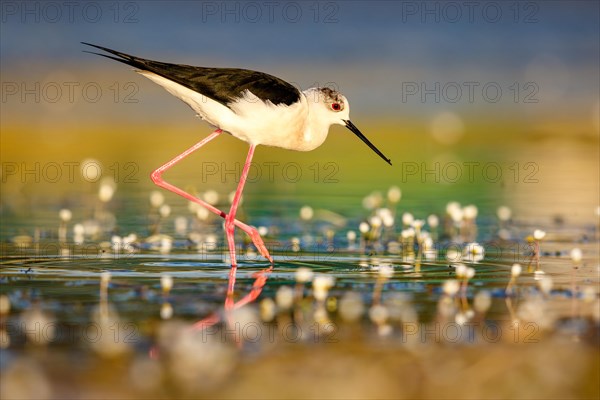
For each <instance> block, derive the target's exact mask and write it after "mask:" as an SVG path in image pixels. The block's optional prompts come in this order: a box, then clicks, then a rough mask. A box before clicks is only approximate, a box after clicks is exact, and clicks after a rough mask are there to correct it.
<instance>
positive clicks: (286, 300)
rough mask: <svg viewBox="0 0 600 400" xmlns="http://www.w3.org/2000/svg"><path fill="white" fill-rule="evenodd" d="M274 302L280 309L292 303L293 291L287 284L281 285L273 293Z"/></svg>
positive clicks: (284, 308)
mask: <svg viewBox="0 0 600 400" xmlns="http://www.w3.org/2000/svg"><path fill="white" fill-rule="evenodd" d="M275 302H276V303H277V307H278V308H279V309H281V310H288V309H290V308H291V307H292V304H293V303H294V291H293V290H292V288H291V287H289V286H281V287H280V288H279V289H277V292H276V293H275Z"/></svg>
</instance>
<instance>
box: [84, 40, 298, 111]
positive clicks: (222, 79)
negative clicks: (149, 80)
mask: <svg viewBox="0 0 600 400" xmlns="http://www.w3.org/2000/svg"><path fill="white" fill-rule="evenodd" d="M81 43H82V44H85V45H87V46H92V47H95V48H97V49H100V50H104V51H106V52H108V53H111V54H114V55H115V56H117V57H112V56H109V55H106V54H100V53H94V52H90V51H88V52H87V53H92V54H97V55H99V56H103V57H107V58H110V59H113V60H116V61H119V62H122V63H125V64H128V65H131V66H132V67H135V68H138V69H141V70H144V71H150V72H153V73H155V74H157V75H160V76H162V77H164V78H167V79H170V80H172V81H173V82H177V83H178V84H180V85H183V86H185V87H187V88H189V89H192V90H194V91H196V92H198V93H201V94H203V95H204V96H206V97H209V98H211V99H213V100H215V101H218V102H219V103H221V104H223V105H224V106H227V104H229V103H231V102H232V101H233V100H235V99H236V98H238V97H240V96H241V95H242V92H243V91H244V90H249V91H251V92H252V93H253V94H254V95H255V96H257V97H258V98H259V99H261V100H263V101H267V100H269V101H270V102H271V103H273V104H275V105H278V104H285V105H288V106H289V105H292V104H293V103H295V102H297V101H298V100H300V91H299V90H298V89H296V88H295V87H294V86H293V85H291V84H289V83H287V82H286V81H284V80H282V79H279V78H277V77H275V76H272V75H269V74H265V73H263V72H257V71H251V70H248V69H240V68H206V67H193V66H191V65H182V64H169V63H163V62H159V61H152V60H146V59H144V58H139V57H135V56H131V55H129V54H125V53H121V52H119V51H116V50H112V49H108V48H106V47H102V46H96V45H95V44H91V43H85V42H81Z"/></svg>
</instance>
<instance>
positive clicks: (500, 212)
mask: <svg viewBox="0 0 600 400" xmlns="http://www.w3.org/2000/svg"><path fill="white" fill-rule="evenodd" d="M496 215H497V216H498V219H499V220H500V221H508V220H509V219H510V217H511V216H512V211H511V209H510V208H508V207H507V206H500V207H498V209H497V210H496Z"/></svg>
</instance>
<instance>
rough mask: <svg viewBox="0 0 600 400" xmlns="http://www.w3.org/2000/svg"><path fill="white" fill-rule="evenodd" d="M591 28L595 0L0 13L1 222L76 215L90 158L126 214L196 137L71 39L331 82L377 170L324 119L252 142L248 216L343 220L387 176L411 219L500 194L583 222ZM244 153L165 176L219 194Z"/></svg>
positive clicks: (491, 200) (589, 141)
mask: <svg viewBox="0 0 600 400" xmlns="http://www.w3.org/2000/svg"><path fill="white" fill-rule="evenodd" d="M598 32H599V31H598V3H597V2H594V1H572V2H565V1H552V2H525V1H524V2H474V3H473V4H468V5H465V4H462V3H449V4H445V3H443V2H412V1H401V2H388V1H383V2H377V1H374V2H373V1H370V2H361V1H352V2H327V1H325V2H274V3H273V4H271V3H264V4H263V3H260V2H250V3H245V2H210V1H191V2H189V1H182V2H163V1H147V2H146V1H134V2H117V3H110V4H108V3H103V2H82V3H78V4H74V5H63V4H57V3H48V4H46V3H44V2H21V1H16V2H15V1H12V2H11V1H7V2H3V3H2V28H1V33H2V35H1V36H2V39H1V53H2V58H1V62H0V63H1V68H2V111H1V128H2V138H1V144H2V150H1V156H2V203H1V207H2V208H1V212H2V216H3V218H13V217H14V218H15V219H14V220H13V219H11V220H10V221H11V224H12V223H13V222H15V223H16V222H17V221H22V219H23V217H25V216H27V218H31V217H32V216H34V215H36V213H38V212H41V211H43V210H45V209H48V208H49V207H50V208H53V211H52V212H53V213H54V212H55V211H56V210H58V209H59V208H60V207H64V206H71V207H75V208H76V204H70V203H73V202H76V194H77V193H80V192H81V191H85V190H88V189H87V188H86V186H85V184H86V181H89V180H93V179H96V175H98V174H95V175H94V176H93V177H91V178H90V177H87V178H88V179H85V177H83V178H82V176H81V175H80V171H79V169H80V168H81V166H82V165H83V161H84V160H86V159H90V158H91V159H93V160H95V161H97V162H98V163H100V164H99V165H101V167H102V170H101V171H100V172H101V176H108V177H113V178H114V180H115V181H116V183H117V185H118V186H119V191H120V192H121V193H123V194H130V195H132V197H126V196H125V197H123V199H128V202H127V204H129V205H130V206H131V207H125V211H124V212H126V213H128V212H130V210H132V209H134V208H135V204H132V203H131V202H135V201H144V206H146V205H147V193H148V190H150V188H151V186H152V184H151V182H150V179H149V174H150V172H151V171H152V170H153V169H154V168H156V167H158V166H159V165H161V164H162V163H163V162H165V161H166V160H168V159H170V158H171V157H173V156H174V155H176V154H178V153H179V152H181V151H182V150H184V149H185V148H187V147H189V146H191V145H192V144H193V143H195V142H196V141H198V140H200V139H201V138H202V137H204V136H206V135H207V134H208V133H209V132H210V127H209V126H207V125H206V124H205V123H202V122H201V121H200V120H198V119H197V118H196V117H195V116H194V113H193V112H192V111H191V110H190V109H189V108H188V107H187V106H184V105H182V104H181V102H180V101H179V100H177V99H175V98H173V97H172V96H171V95H169V94H168V93H166V92H165V91H164V90H163V89H162V88H160V87H158V86H157V85H155V84H153V83H152V82H150V81H147V80H146V79H145V78H143V77H142V76H139V75H137V74H135V73H133V72H132V71H131V68H129V67H127V66H125V65H120V64H118V63H116V62H113V61H111V60H107V59H103V58H101V57H98V56H94V55H90V54H87V53H84V52H82V50H85V46H83V45H82V44H80V41H87V42H91V43H95V44H99V45H102V46H106V47H109V48H114V49H117V50H120V51H123V52H127V53H131V54H134V55H137V56H141V57H145V58H150V59H154V60H160V61H166V62H174V63H184V64H191V65H202V66H227V67H242V68H249V69H255V70H259V71H265V72H268V73H271V74H273V75H275V76H278V77H281V78H283V79H285V80H287V81H290V82H292V83H294V84H295V85H297V86H298V87H300V88H302V89H306V88H308V87H312V86H325V85H329V86H333V87H335V88H337V89H339V90H341V91H342V92H343V93H344V94H345V95H346V96H347V97H348V99H349V100H350V103H351V117H352V120H353V121H354V122H355V124H356V125H357V126H359V127H360V128H361V130H362V131H363V132H364V133H365V134H366V135H367V136H368V137H369V138H370V139H371V140H372V141H373V142H374V143H375V144H376V145H377V146H378V147H379V148H380V149H382V150H383V152H384V153H385V154H386V155H387V156H388V157H390V158H391V159H392V161H393V163H394V166H393V167H389V166H388V165H386V164H385V163H383V162H382V160H380V159H378V157H377V156H375V155H374V154H372V153H371V151H370V150H368V149H367V148H366V147H365V146H364V145H363V144H362V143H361V142H360V141H358V140H357V139H356V138H355V137H354V136H353V135H351V134H350V133H349V132H348V131H346V130H345V129H343V128H341V127H334V128H332V130H331V132H330V136H329V138H328V140H327V141H326V142H325V144H324V145H323V146H322V147H320V148H319V149H317V150H315V151H313V152H311V153H296V152H291V151H287V150H281V149H275V148H266V147H265V148H259V149H258V151H257V154H256V158H255V163H256V165H257V166H258V169H257V175H256V179H254V180H253V181H252V183H251V184H250V185H248V187H247V192H246V194H247V195H248V196H247V198H248V203H247V206H248V207H257V206H258V204H260V205H261V207H259V208H262V207H271V208H276V209H277V210H279V211H280V212H281V213H282V214H283V215H285V214H286V213H287V212H291V210H294V211H293V212H294V213H295V212H296V210H297V208H298V206H299V205H301V204H305V203H307V204H311V205H313V206H317V207H325V208H328V209H332V210H333V211H335V212H339V213H342V214H350V215H352V214H353V213H354V214H356V213H357V212H358V211H359V210H360V200H361V199H362V197H363V196H364V195H365V194H366V193H368V192H370V191H372V190H381V189H383V190H385V189H386V188H387V187H388V186H389V185H391V184H394V185H399V186H401V187H402V189H403V190H404V194H405V196H404V197H403V201H405V202H406V203H405V204H406V206H407V207H409V208H414V207H419V206H423V207H428V209H429V210H439V209H441V208H442V207H443V205H444V204H445V203H446V202H447V201H449V200H458V201H471V202H476V203H477V204H478V205H479V206H480V207H481V208H482V210H484V211H485V210H490V209H495V207H497V206H498V205H499V204H500V203H510V205H511V206H512V207H513V208H514V209H515V210H516V211H517V212H518V213H521V214H522V215H523V216H525V217H526V218H531V219H536V218H544V217H547V216H553V217H556V216H559V217H560V218H563V219H564V218H568V219H571V220H572V221H579V222H581V221H583V220H586V219H588V218H590V217H593V214H594V213H593V210H594V208H595V207H596V206H597V204H598V129H599V128H598V120H599V114H598V110H599V107H600V106H599V98H598V93H599V77H598V69H599V65H598V60H599V38H598V35H599V33H598ZM245 150H246V144H245V143H242V142H239V141H237V140H235V139H233V138H231V137H222V138H219V140H217V141H215V142H213V143H211V145H210V146H209V147H207V148H206V150H204V151H201V152H200V153H198V154H197V155H194V156H193V157H190V159H189V160H186V161H185V162H183V163H181V164H180V166H179V167H177V168H176V169H175V170H173V171H172V172H170V173H169V178H170V179H172V180H173V182H175V183H178V184H180V185H182V186H183V185H186V184H187V185H194V186H195V187H197V188H198V190H203V189H204V188H205V187H206V186H210V187H213V188H215V189H216V190H218V191H219V192H222V193H225V194H226V193H228V192H229V191H231V190H233V188H234V187H235V185H236V181H237V179H236V176H237V175H238V174H239V173H235V171H236V170H239V168H240V165H241V163H242V162H243V160H244V157H245ZM269 163H272V164H269ZM94 165H95V164H94ZM96 170H97V169H96ZM98 171H99V170H97V171H96V172H98ZM228 171H229V172H228ZM231 171H234V173H232V172H231ZM98 176H99V175H98ZM139 193H144V195H143V196H140V197H139V199H138V197H136V196H135V194H139ZM251 194H252V195H251ZM136 199H137V200H136ZM257 202H259V203H257ZM172 203H174V206H176V207H177V205H184V204H185V203H184V201H183V200H181V199H177V198H175V196H174V195H173V199H172ZM256 211H257V212H260V210H256ZM251 214H252V213H251ZM255 214H256V213H255ZM6 229H7V228H6V226H4V227H3V229H2V230H3V235H5V234H7V232H6ZM11 233H13V234H14V233H15V232H11Z"/></svg>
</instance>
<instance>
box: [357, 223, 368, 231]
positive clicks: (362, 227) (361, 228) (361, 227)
mask: <svg viewBox="0 0 600 400" xmlns="http://www.w3.org/2000/svg"><path fill="white" fill-rule="evenodd" d="M369 229H370V228H369V224H367V223H366V222H361V223H360V225H359V226H358V230H359V231H360V232H361V233H367V232H369Z"/></svg>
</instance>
